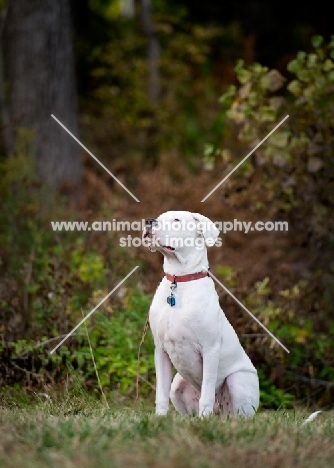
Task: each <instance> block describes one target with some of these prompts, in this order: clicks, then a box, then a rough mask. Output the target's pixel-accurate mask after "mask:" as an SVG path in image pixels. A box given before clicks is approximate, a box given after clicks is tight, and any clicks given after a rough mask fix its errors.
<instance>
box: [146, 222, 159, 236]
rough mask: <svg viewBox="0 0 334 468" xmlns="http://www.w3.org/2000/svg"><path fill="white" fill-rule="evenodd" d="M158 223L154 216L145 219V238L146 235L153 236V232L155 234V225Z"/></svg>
mask: <svg viewBox="0 0 334 468" xmlns="http://www.w3.org/2000/svg"><path fill="white" fill-rule="evenodd" d="M157 224H158V221H157V220H156V219H154V218H149V219H146V221H145V231H144V239H146V237H151V236H152V234H153V232H152V231H153V229H152V228H153V227H154V226H156V225H157Z"/></svg>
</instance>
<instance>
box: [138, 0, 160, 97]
mask: <svg viewBox="0 0 334 468" xmlns="http://www.w3.org/2000/svg"><path fill="white" fill-rule="evenodd" d="M141 16H142V24H143V30H144V34H145V36H146V38H147V41H148V53H147V61H148V73H149V76H148V97H149V99H150V101H152V102H153V103H157V102H158V101H159V97H160V74H159V59H160V43H159V40H158V38H157V35H156V32H155V29H154V25H153V21H152V8H151V0H142V2H141Z"/></svg>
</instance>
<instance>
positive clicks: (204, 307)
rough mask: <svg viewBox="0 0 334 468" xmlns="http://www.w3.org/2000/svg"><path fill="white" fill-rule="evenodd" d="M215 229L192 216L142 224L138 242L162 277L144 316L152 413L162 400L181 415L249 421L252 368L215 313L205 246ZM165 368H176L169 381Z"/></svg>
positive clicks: (255, 391)
mask: <svg viewBox="0 0 334 468" xmlns="http://www.w3.org/2000/svg"><path fill="white" fill-rule="evenodd" d="M218 235H219V231H218V229H217V228H216V227H215V226H214V225H213V223H212V222H211V221H210V220H209V219H208V218H206V217H205V216H202V215H200V214H197V213H195V214H194V213H190V212H188V211H168V212H167V213H164V214H162V215H160V216H159V217H158V218H157V219H149V220H147V221H146V229H145V231H144V233H143V239H144V241H145V242H146V245H148V246H149V248H150V250H151V251H154V250H159V251H160V252H161V253H162V254H163V255H164V271H165V274H166V276H165V277H164V278H163V279H162V281H161V283H160V285H159V286H158V288H157V291H156V293H155V296H154V298H153V301H152V305H151V308H150V313H149V321H150V327H151V330H152V334H153V338H154V343H155V356H154V357H155V367H156V378H157V383H156V413H157V414H160V415H164V414H166V413H167V412H168V407H169V398H170V399H171V401H172V402H173V404H174V406H175V408H176V409H177V410H178V411H179V412H180V413H182V414H187V413H196V414H199V415H200V416H205V415H209V414H211V413H213V412H214V413H216V414H219V413H220V412H222V413H223V414H224V415H228V414H230V415H242V416H253V415H254V413H255V411H256V410H257V408H258V406H259V381H258V376H257V372H256V369H255V367H254V366H253V364H252V362H251V361H250V359H249V357H248V356H247V354H246V353H245V351H244V349H243V348H242V346H241V344H240V342H239V339H238V337H237V335H236V333H235V331H234V329H233V327H232V326H231V324H230V323H229V321H228V320H227V318H226V317H225V314H224V312H223V311H222V309H221V308H220V305H219V302H218V296H217V293H216V291H215V287H214V283H213V280H212V279H211V278H210V277H209V276H208V273H207V271H206V269H209V265H208V258H207V252H206V245H213V244H214V243H215V242H216V241H217V238H218ZM172 365H174V367H175V368H176V370H177V374H176V375H175V377H174V379H173V382H172Z"/></svg>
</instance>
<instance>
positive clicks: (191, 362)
mask: <svg viewBox="0 0 334 468" xmlns="http://www.w3.org/2000/svg"><path fill="white" fill-rule="evenodd" d="M194 320H195V318H194V317H193V316H192V314H191V313H187V312H184V311H183V312H181V311H180V310H177V309H174V307H173V308H172V307H169V308H166V309H165V310H164V313H163V314H162V315H161V317H160V320H159V322H158V327H157V340H158V343H159V345H160V346H161V348H162V349H163V350H164V351H165V352H166V353H167V354H168V356H169V357H170V360H171V361H172V363H173V365H174V366H175V368H176V369H177V370H178V372H180V373H181V374H182V375H183V376H184V377H185V378H188V379H189V380H190V381H194V380H195V381H197V380H200V378H201V375H202V357H201V354H202V353H201V343H199V342H198V339H197V333H196V332H195V329H196V324H194V323H193V321H194Z"/></svg>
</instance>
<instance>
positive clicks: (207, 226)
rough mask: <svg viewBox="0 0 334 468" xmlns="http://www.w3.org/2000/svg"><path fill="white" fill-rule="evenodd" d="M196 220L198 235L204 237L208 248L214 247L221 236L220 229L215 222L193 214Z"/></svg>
mask: <svg viewBox="0 0 334 468" xmlns="http://www.w3.org/2000/svg"><path fill="white" fill-rule="evenodd" d="M191 214H192V217H193V218H194V220H195V221H196V222H197V230H198V233H199V234H201V235H202V236H203V237H204V240H205V243H206V245H207V246H208V247H212V246H213V245H214V244H215V242H216V239H217V237H218V236H219V229H217V228H216V226H215V225H214V224H213V222H212V221H211V220H210V219H209V218H207V217H206V216H203V215H201V214H199V213H191Z"/></svg>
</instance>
